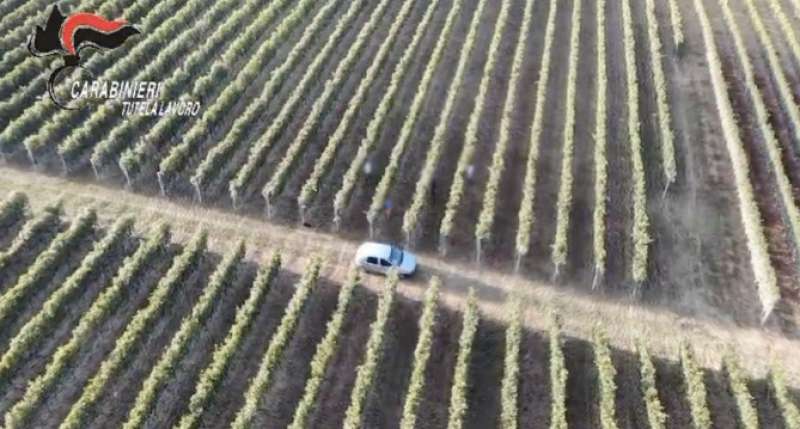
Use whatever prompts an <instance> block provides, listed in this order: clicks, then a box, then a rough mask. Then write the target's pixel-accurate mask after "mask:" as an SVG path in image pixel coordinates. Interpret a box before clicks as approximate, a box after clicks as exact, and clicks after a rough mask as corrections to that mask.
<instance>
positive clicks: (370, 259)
mask: <svg viewBox="0 0 800 429" xmlns="http://www.w3.org/2000/svg"><path fill="white" fill-rule="evenodd" d="M367 263H368V264H372V265H378V258H376V257H374V256H370V257H368V258H367Z"/></svg>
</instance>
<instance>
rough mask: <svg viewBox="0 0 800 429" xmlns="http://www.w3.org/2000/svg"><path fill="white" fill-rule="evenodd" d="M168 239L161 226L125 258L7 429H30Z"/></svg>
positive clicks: (15, 407) (9, 415)
mask: <svg viewBox="0 0 800 429" xmlns="http://www.w3.org/2000/svg"><path fill="white" fill-rule="evenodd" d="M168 239H169V229H168V227H167V226H166V225H161V226H160V227H158V228H156V229H155V230H153V231H152V232H150V234H149V236H148V238H147V240H146V241H145V242H144V243H143V244H142V245H141V246H139V249H138V250H137V251H136V253H134V254H133V255H131V256H129V257H127V258H126V259H125V261H124V262H123V264H122V267H121V268H120V269H119V271H118V272H117V274H116V276H115V277H114V279H113V280H112V281H111V284H110V285H109V286H108V287H107V288H106V289H104V290H103V291H102V292H101V293H100V295H99V296H98V297H97V299H95V301H94V302H93V303H92V305H91V307H90V308H89V310H88V311H87V312H86V313H84V315H83V316H82V317H81V319H80V321H78V326H77V327H75V329H73V330H72V333H71V336H70V339H69V340H68V341H67V342H66V343H65V344H62V345H61V346H60V347H59V348H58V349H57V350H56V352H55V354H54V355H53V357H52V358H51V359H50V362H48V364H47V366H46V367H45V369H44V372H43V373H41V374H39V375H38V376H37V377H36V378H34V379H33V381H31V382H30V383H29V384H28V386H27V388H26V390H25V393H24V394H23V396H22V398H21V399H20V400H19V401H18V402H17V403H16V404H14V405H13V406H12V407H11V409H10V410H9V411H8V412H6V414H5V427H6V428H7V429H14V428H23V427H25V426H26V422H27V420H28V418H29V417H30V415H31V413H33V411H34V409H35V408H36V406H37V405H38V404H39V403H40V402H41V401H42V399H44V397H45V396H46V395H47V394H48V393H49V392H50V390H51V388H52V387H53V385H54V384H55V383H56V381H58V379H59V378H60V377H61V375H62V374H63V373H64V371H65V370H66V369H67V368H68V366H69V363H70V361H71V360H72V358H73V357H74V356H75V354H76V353H78V351H79V350H80V348H81V346H82V345H83V344H84V343H85V342H86V341H87V340H88V339H89V338H91V335H90V334H91V333H92V332H93V331H94V330H95V329H96V328H97V326H99V325H100V324H101V323H102V322H103V321H104V320H106V318H107V317H108V316H109V315H110V314H111V312H112V311H113V310H114V309H115V308H116V307H117V305H118V304H119V301H120V299H121V298H122V295H123V294H124V293H125V291H126V290H127V289H128V287H129V286H130V284H131V283H132V282H133V280H134V278H136V277H137V276H138V275H139V273H141V272H142V271H143V270H144V269H145V268H147V267H148V266H149V265H150V263H152V262H153V260H154V259H155V257H156V256H158V255H159V254H161V253H162V251H163V249H164V247H165V245H166V243H167V240H168Z"/></svg>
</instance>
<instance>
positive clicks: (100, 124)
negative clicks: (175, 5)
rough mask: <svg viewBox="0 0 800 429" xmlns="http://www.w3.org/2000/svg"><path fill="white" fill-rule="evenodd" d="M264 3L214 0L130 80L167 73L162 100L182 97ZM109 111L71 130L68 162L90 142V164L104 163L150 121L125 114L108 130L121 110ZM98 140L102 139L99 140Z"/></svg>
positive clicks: (64, 147)
mask: <svg viewBox="0 0 800 429" xmlns="http://www.w3.org/2000/svg"><path fill="white" fill-rule="evenodd" d="M260 7H261V5H259V4H255V2H240V1H235V0H224V1H216V2H213V5H212V6H211V7H210V8H207V10H205V11H203V12H202V19H198V22H197V23H196V24H195V25H192V26H190V27H189V28H187V29H185V30H184V31H183V32H181V33H180V34H179V35H177V36H176V37H175V38H173V39H171V40H170V41H169V43H167V44H166V45H165V46H164V47H163V48H162V49H160V50H159V52H158V55H157V56H156V57H155V58H154V59H153V60H152V61H150V62H149V63H147V65H146V66H145V67H144V68H142V69H141V70H140V71H139V72H137V73H136V75H135V76H134V77H133V78H131V80H134V81H153V80H160V79H162V78H163V76H169V78H168V79H165V80H164V82H163V85H164V86H163V88H162V92H161V99H162V100H171V99H174V98H176V97H180V94H178V91H181V90H184V88H185V86H186V85H187V81H189V80H190V79H191V78H192V77H195V76H196V75H197V74H199V73H200V72H201V71H202V69H203V67H204V66H205V65H206V64H208V62H209V61H211V60H212V58H214V56H216V55H218V53H219V51H220V50H221V49H222V48H223V46H224V44H225V43H226V42H227V41H229V39H231V38H232V37H233V36H234V35H236V34H241V28H242V27H243V26H245V25H246V23H247V20H248V19H250V18H251V17H252V16H253V14H254V13H255V12H256V11H258V9H259V8H260ZM232 11H233V12H232ZM209 33H210V36H209ZM198 40H202V41H203V44H202V45H201V46H200V47H198V46H197V42H198ZM176 58H182V64H181V68H180V69H179V70H178V71H175V70H173V69H174V65H175V61H176ZM98 113H100V112H98ZM106 114H107V115H112V116H111V117H108V118H101V117H97V114H93V115H92V116H91V117H90V118H89V120H87V121H84V122H83V125H82V127H81V129H79V130H77V132H73V133H72V135H70V137H69V138H68V139H67V140H66V141H64V143H62V144H61V145H59V153H61V156H62V157H64V158H65V159H66V160H73V159H76V158H77V157H78V156H79V155H80V154H82V153H83V152H84V151H85V149H86V148H87V147H88V146H90V145H94V149H93V152H92V157H91V160H92V163H93V164H94V165H95V166H97V165H101V164H103V163H104V162H107V161H108V160H109V159H111V158H112V157H114V156H117V155H118V154H119V152H120V150H122V148H123V147H124V146H126V145H127V144H128V143H129V142H130V141H132V140H134V139H136V137H138V136H136V135H134V134H135V133H136V132H141V130H142V129H143V128H144V127H145V124H146V122H148V121H149V120H150V119H151V118H150V117H148V116H145V115H136V116H132V117H129V118H125V120H124V121H121V122H118V123H117V126H116V127H114V128H113V130H112V132H111V133H109V132H106V130H105V128H104V121H105V122H107V119H114V118H116V117H118V116H119V112H117V111H116V109H110V110H107V113H106ZM83 130H85V131H83ZM98 141H99V143H96V142H98ZM95 143H96V144H95Z"/></svg>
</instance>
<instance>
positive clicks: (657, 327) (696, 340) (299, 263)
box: [0, 167, 800, 386]
mask: <svg viewBox="0 0 800 429" xmlns="http://www.w3.org/2000/svg"><path fill="white" fill-rule="evenodd" d="M0 177H3V180H2V181H0V192H1V193H3V194H6V193H8V192H9V191H11V190H17V189H25V190H26V192H28V194H29V195H30V196H31V201H32V204H33V205H34V206H35V207H36V208H41V207H42V206H44V205H46V204H48V203H49V202H51V201H53V200H55V199H57V198H60V197H62V198H63V199H64V201H65V203H66V205H65V210H66V211H67V213H70V214H74V213H77V211H78V210H79V209H81V208H83V207H86V206H94V207H96V208H97V209H98V211H99V212H100V214H101V218H105V219H109V218H115V217H117V216H120V215H123V214H135V215H136V216H137V222H138V223H137V227H138V228H144V229H146V228H149V227H151V226H152V225H154V224H156V223H158V222H159V221H166V222H169V223H170V224H172V225H173V230H174V235H175V237H176V239H177V240H179V241H182V240H187V239H188V238H189V236H190V234H192V233H193V232H194V231H195V230H196V228H197V227H198V226H200V225H202V226H203V227H204V228H206V229H207V230H209V232H210V235H211V240H210V244H209V245H210V248H211V249H215V250H217V251H224V250H225V249H227V248H228V246H229V245H230V243H231V241H232V240H233V239H236V238H238V237H241V238H245V239H246V240H247V242H248V243H249V252H248V258H249V259H250V260H253V261H259V262H260V261H262V260H263V258H265V257H266V256H267V255H269V254H270V252H271V251H272V250H274V249H282V251H283V253H284V255H285V259H286V261H287V263H286V265H287V268H288V269H289V270H290V271H293V272H301V271H302V269H303V267H304V266H305V263H306V262H307V260H308V257H309V255H311V254H320V255H322V256H323V257H324V258H325V259H326V260H327V261H328V262H327V263H326V266H325V276H326V277H327V278H329V279H331V280H333V281H337V282H342V281H344V278H345V275H346V272H347V266H348V265H349V260H350V258H351V257H352V254H353V253H354V251H355V246H356V243H355V242H353V241H348V240H344V239H341V238H339V237H336V236H333V235H329V234H326V233H321V232H316V231H313V230H309V229H296V228H289V227H284V226H280V225H276V224H273V223H266V222H263V221H262V220H258V219H251V218H243V217H240V216H236V215H232V214H229V213H226V212H223V211H217V210H210V209H206V208H197V207H194V206H189V205H182V204H180V203H176V202H172V201H167V200H163V199H154V198H149V197H144V196H140V195H135V194H129V193H125V194H121V193H120V192H119V191H117V190H116V189H109V188H106V187H104V186H102V185H96V184H88V183H87V184H80V183H75V182H74V181H68V180H65V179H62V178H57V177H47V176H42V175H40V174H37V173H31V172H27V171H23V170H16V169H10V168H8V167H0ZM420 262H421V264H422V266H423V272H422V276H421V278H419V279H417V280H415V281H412V282H409V283H407V284H406V285H405V286H404V287H403V288H401V292H402V293H403V294H404V295H406V296H408V297H409V298H411V299H419V298H420V297H421V294H422V292H423V291H424V289H425V284H426V282H425V278H427V277H428V276H430V275H434V274H435V275H439V276H441V277H443V280H444V283H445V287H444V297H443V301H444V302H445V303H446V306H447V307H450V308H460V307H461V305H462V304H463V300H464V298H465V296H466V292H467V288H468V287H475V288H476V291H477V292H478V296H479V298H480V299H481V308H482V310H483V312H484V313H485V314H486V315H487V316H489V317H492V318H498V320H502V318H503V317H504V316H503V314H505V309H504V306H503V304H504V301H505V295H506V293H507V291H509V290H510V289H512V288H515V287H520V288H523V290H524V293H525V296H526V298H527V300H528V301H529V302H530V304H531V307H530V309H529V311H528V316H527V318H526V322H527V325H528V326H529V327H530V328H533V329H542V328H544V327H545V326H546V317H544V316H545V314H546V312H545V309H546V308H557V309H559V310H560V311H561V312H562V313H564V314H569V315H570V317H569V318H567V319H566V320H565V331H566V333H567V334H568V335H572V336H575V337H576V338H584V339H586V338H589V337H590V335H591V330H592V327H593V326H594V325H595V324H598V323H599V324H602V325H603V326H605V327H606V328H607V329H608V330H609V331H610V332H612V333H613V336H612V343H613V344H614V345H615V346H616V347H619V348H620V349H622V350H631V347H632V345H633V340H634V339H635V338H637V337H644V338H646V339H648V341H651V344H650V346H651V347H652V348H653V352H654V353H655V354H657V355H660V356H662V357H664V358H667V359H670V360H675V359H676V357H677V355H676V353H677V350H676V347H675V344H676V343H677V342H678V341H679V340H686V341H688V342H689V343H690V344H694V345H695V346H696V350H697V352H698V355H699V359H700V360H701V361H702V362H704V363H705V364H706V365H707V366H710V367H714V368H716V367H718V365H719V359H720V357H721V353H722V352H723V351H724V350H723V349H724V346H726V345H731V346H732V347H734V348H736V349H737V350H738V351H739V352H740V353H741V354H742V357H743V359H744V361H745V363H746V366H747V367H748V368H749V369H750V370H751V372H753V373H754V374H756V375H759V374H764V372H765V370H766V366H767V365H768V364H769V363H770V362H771V361H773V360H774V361H776V362H783V366H784V367H785V368H786V369H787V371H789V377H790V379H792V380H793V382H794V383H795V385H796V386H800V368H797V367H796V366H795V365H794V361H793V358H792V357H793V356H796V355H797V353H800V342H798V341H796V340H791V339H787V338H785V337H783V336H782V335H780V334H774V333H770V332H765V331H763V330H761V329H759V328H756V327H752V328H749V327H738V326H736V325H734V324H732V323H731V322H730V321H728V320H727V319H726V318H715V317H714V315H713V314H709V315H706V316H702V317H699V316H696V317H691V316H686V315H681V314H680V313H676V312H675V310H673V309H671V308H670V307H668V306H655V305H641V304H639V303H634V302H624V301H620V300H607V299H604V298H600V297H598V296H593V295H585V294H583V293H580V292H576V291H572V290H570V289H565V288H563V287H554V286H553V285H548V284H543V283H539V282H531V281H527V280H524V279H521V278H517V277H514V276H510V275H508V274H504V273H501V272H495V271H491V270H489V269H480V268H475V267H473V266H465V265H461V264H458V263H455V262H445V261H443V260H441V259H440V258H439V257H438V256H436V255H430V254H425V253H423V254H421V255H420ZM380 284H381V282H380V280H379V279H377V278H371V277H370V278H367V280H366V283H365V285H366V286H368V287H369V288H372V289H374V290H377V289H378V288H380ZM676 326H679V327H681V329H679V330H678V331H677V332H676V329H675V327H676ZM712 344H716V345H719V346H720V347H710V345H712Z"/></svg>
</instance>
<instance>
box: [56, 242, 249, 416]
mask: <svg viewBox="0 0 800 429" xmlns="http://www.w3.org/2000/svg"><path fill="white" fill-rule="evenodd" d="M207 240H208V234H207V233H206V232H205V231H200V232H199V233H197V234H196V235H195V236H194V238H193V239H192V241H190V242H189V244H188V245H187V246H186V247H185V248H184V249H183V252H181V254H180V255H179V256H178V257H177V258H175V259H174V260H173V261H172V266H171V267H170V269H169V270H168V271H167V274H166V275H165V276H164V277H162V278H161V280H160V281H159V282H158V285H157V286H156V287H155V289H153V291H152V292H151V293H150V296H149V298H148V301H147V305H146V306H145V307H143V308H141V309H139V310H138V311H136V314H134V315H133V318H132V319H131V320H130V322H128V324H127V325H126V327H125V331H123V332H122V335H120V336H119V337H118V338H117V340H116V342H115V343H114V349H113V350H112V351H111V353H110V354H109V355H108V356H107V357H106V359H105V360H104V361H103V363H102V364H100V369H99V370H98V371H97V373H96V374H95V375H94V376H93V377H92V378H91V379H90V380H89V383H88V384H87V385H86V386H84V387H83V391H82V392H81V396H80V398H78V400H77V402H75V404H73V406H72V408H70V410H69V413H68V414H67V417H66V418H65V419H64V421H63V422H62V423H61V426H60V429H79V428H81V427H84V426H85V425H86V423H87V422H86V417H87V415H88V414H89V412H90V409H91V407H92V406H93V405H94V404H95V403H96V402H97V400H98V399H100V398H101V395H102V394H103V389H104V388H105V386H106V385H107V384H108V383H109V382H110V381H111V380H112V378H113V377H114V376H115V375H116V373H117V371H118V370H119V369H120V368H121V367H122V366H123V365H124V364H125V362H126V361H127V360H128V358H129V357H130V356H131V355H132V354H133V353H134V352H135V351H136V348H137V347H138V345H139V344H140V342H141V341H142V340H143V339H144V338H145V337H146V335H147V333H148V332H149V330H150V328H151V326H152V325H153V323H154V322H155V321H156V320H157V319H158V317H159V316H160V315H161V314H162V312H163V311H164V307H166V305H167V303H168V301H169V297H170V296H171V295H172V294H173V292H174V291H175V289H176V288H177V287H178V286H179V285H182V284H183V283H184V281H185V280H186V278H187V277H188V276H189V273H191V270H192V269H194V268H195V266H196V264H197V262H198V261H199V260H200V257H201V256H202V254H203V251H204V250H205V248H206V242H207ZM240 249H242V250H240V251H239V253H241V252H243V248H242V247H240ZM209 289H210V288H209Z"/></svg>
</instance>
